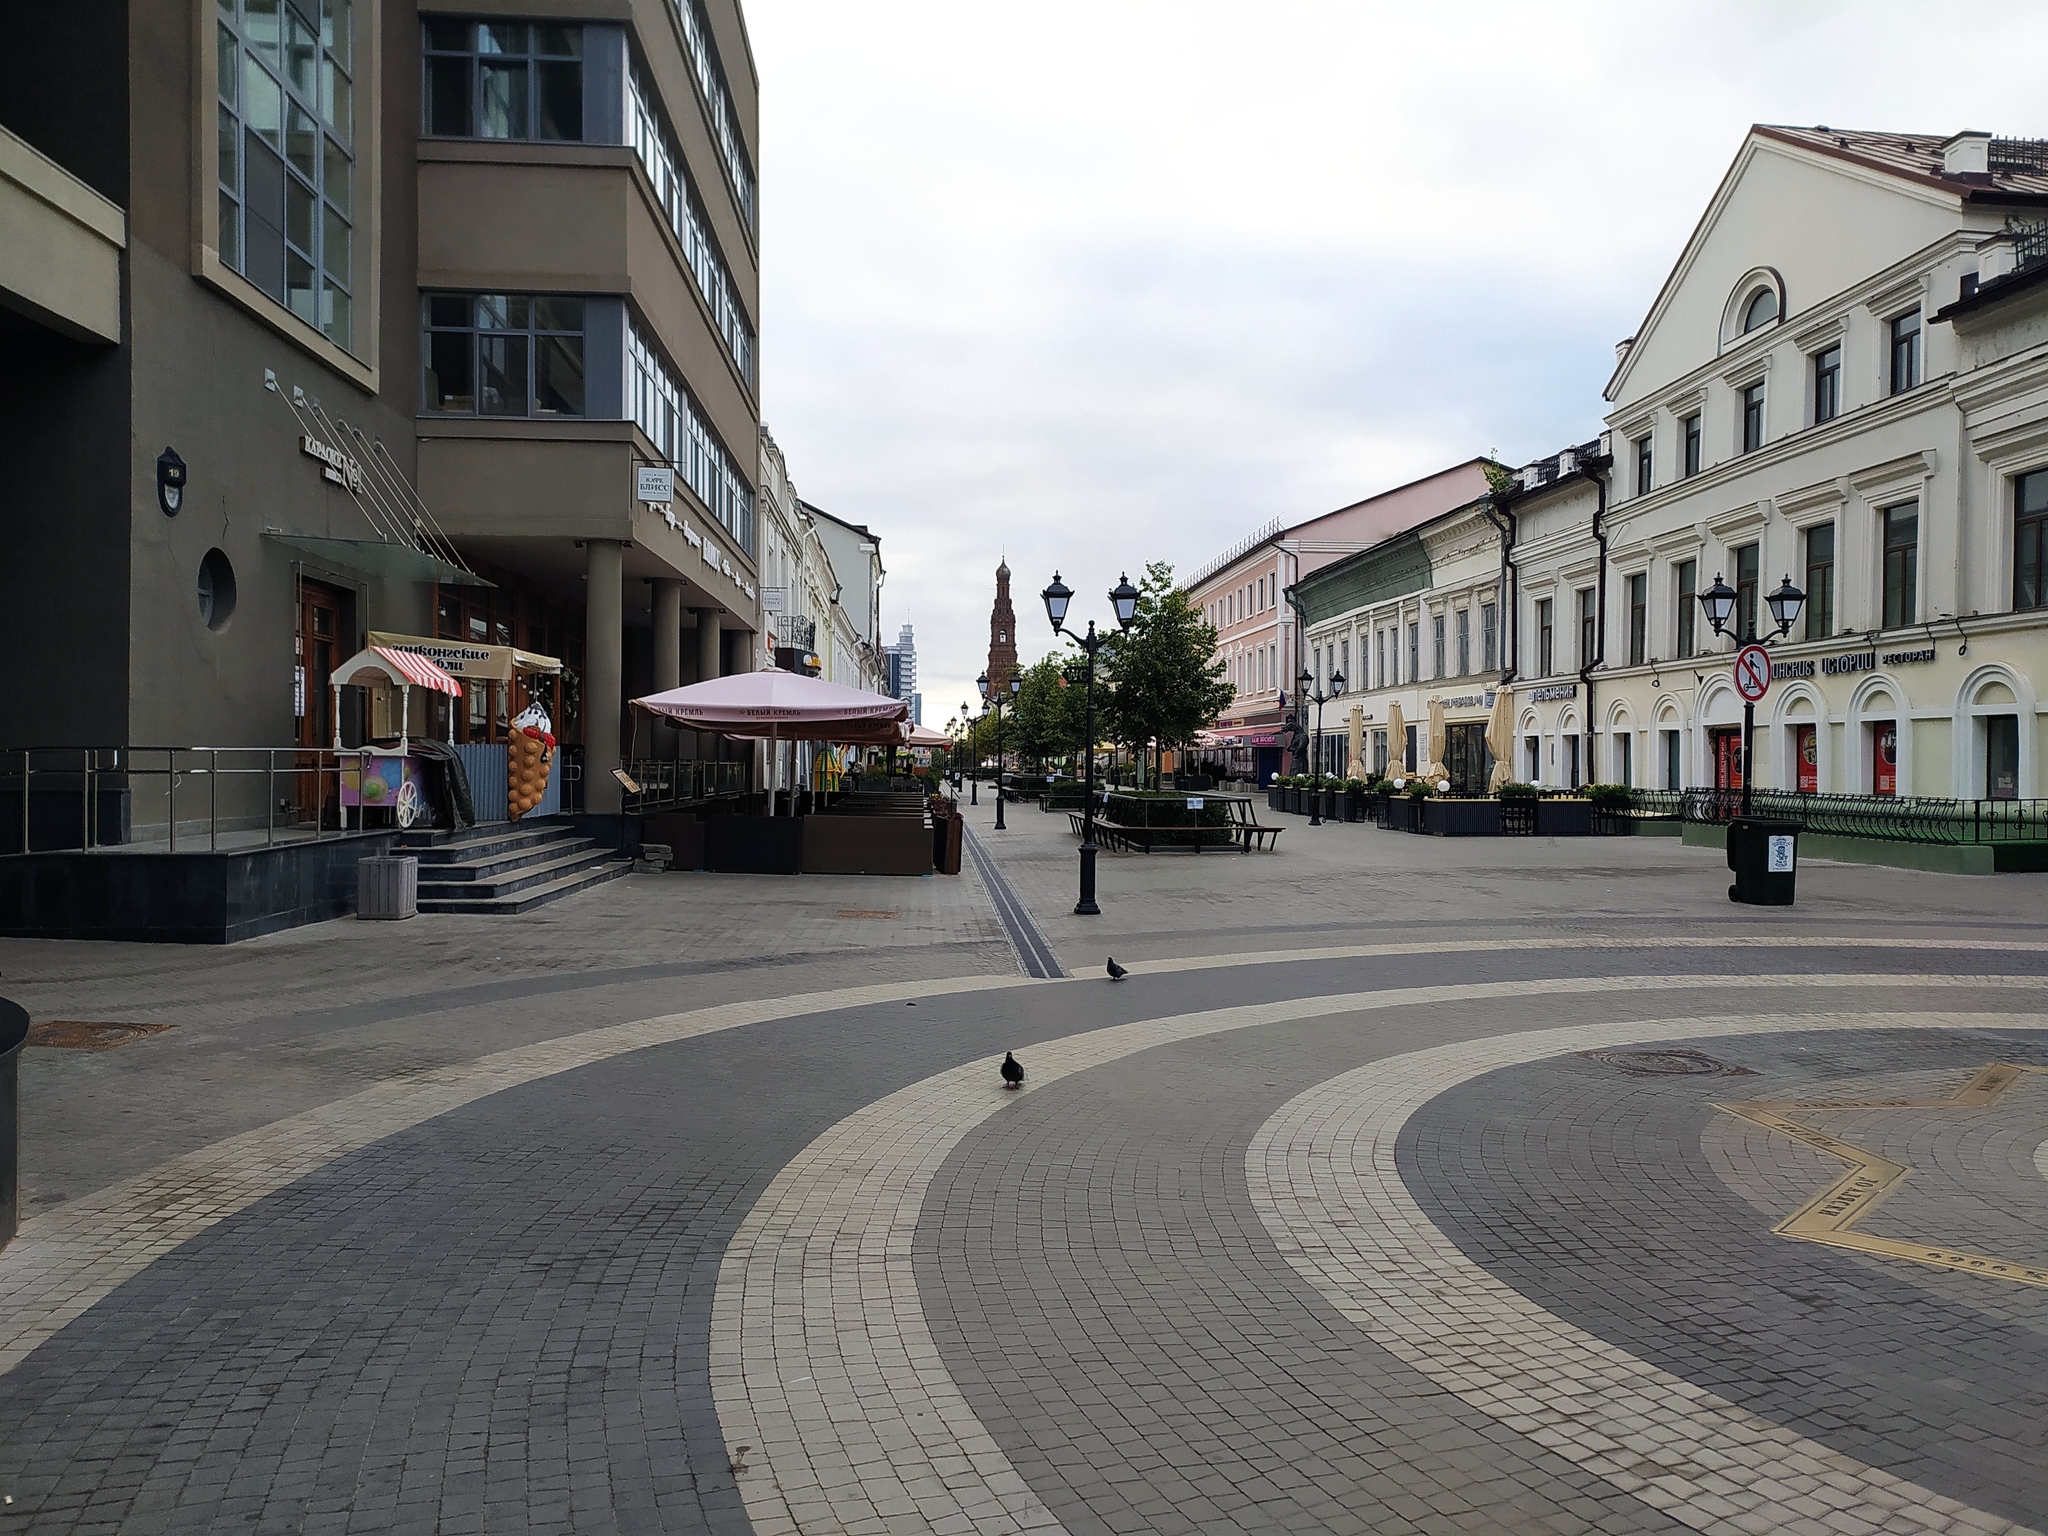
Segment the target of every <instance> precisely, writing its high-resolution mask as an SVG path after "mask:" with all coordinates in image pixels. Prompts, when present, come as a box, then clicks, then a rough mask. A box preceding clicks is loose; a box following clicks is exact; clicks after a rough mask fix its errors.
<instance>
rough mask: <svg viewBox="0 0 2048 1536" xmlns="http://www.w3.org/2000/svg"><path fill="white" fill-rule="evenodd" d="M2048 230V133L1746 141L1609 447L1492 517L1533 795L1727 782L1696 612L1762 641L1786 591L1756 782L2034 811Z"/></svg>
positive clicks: (1734, 743)
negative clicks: (1505, 554) (1498, 522)
mask: <svg viewBox="0 0 2048 1536" xmlns="http://www.w3.org/2000/svg"><path fill="white" fill-rule="evenodd" d="M2044 219H2048V144H2042V143H2037V142H2032V141H2018V140H2002V139H1998V138H1994V137H1992V136H1990V135H1988V134H1981V133H1963V134H1958V135H1956V136H1954V137H1952V138H1949V139H1946V140H1941V139H1934V138H1928V137H1923V136H1915V135H1909V134H1887V133H1862V132H1855V133H1850V132H1842V131H1839V130H1833V129H1827V128H1777V127H1758V128H1755V129H1752V130H1751V132H1750V133H1749V135H1748V137H1747V138H1746V139H1745V141H1744V143H1743V146H1742V149H1741V152H1740V153H1739V154H1738V155H1737V156H1736V158H1735V162H1734V164H1733V166H1732V167H1731V168H1730V169H1729V171H1728V174H1727V176H1726V177H1725V178H1724V180H1723V181H1722V184H1721V186H1720V188H1719V190H1718V191H1717V192H1716V193H1715V195H1714V198H1713V200H1712V202H1711V203H1710V204H1709V205H1708V207H1707V210H1706V212H1705V214H1704V216H1703V217H1702V218H1701V220H1700V223H1699V226H1698V228H1697V229H1696V230H1695V231H1694V233H1693V235H1692V238H1691V239H1690V240H1689V241H1688V242H1687V244H1686V246H1685V249H1684V250H1683V252H1682V253H1681V254H1680V256H1679V259H1678V262H1677V264H1676V265H1675V266H1674V267H1673V269H1672V271H1671V274H1670V276H1669V278H1668V279H1667V280H1666V281H1665V283H1664V285H1663V287H1662V288H1661V289H1660V290H1659V292H1658V293H1657V295H1656V297H1655V299H1654V301H1653V302H1652V303H1651V305H1650V308H1649V313H1648V314H1647V315H1646V316H1645V318H1644V320H1643V322H1642V324H1641V326H1640V327H1639V328H1638V330H1637V332H1636V334H1635V335H1634V336H1633V337H1631V338H1630V339H1629V340H1628V341H1626V342H1624V343H1622V344H1621V346H1620V347H1619V349H1618V353H1619V355H1618V361H1617V366H1616V368H1615V371H1614V375H1613V378H1612V380H1611V381H1610V382H1609V384H1608V387H1607V391H1606V395H1607V399H1608V401H1609V403H1610V407H1611V408H1610V410H1609V412H1608V414H1607V418H1606V426H1607V430H1606V432H1605V433H1604V434H1603V436H1602V438H1601V441H1600V444H1599V445H1597V446H1598V450H1599V451H1597V452H1594V453H1589V454H1585V455H1567V456H1566V459H1567V462H1568V468H1567V469H1566V471H1565V472H1563V473H1559V472H1557V468H1556V466H1557V463H1558V461H1547V462H1549V463H1551V464H1552V465H1553V470H1552V472H1551V474H1550V475H1549V476H1548V477H1547V478H1545V477H1543V476H1541V475H1538V476H1537V477H1535V480H1534V482H1533V483H1532V484H1531V485H1530V487H1529V488H1527V489H1522V490H1519V491H1517V492H1516V493H1514V494H1512V495H1509V496H1505V497H1500V498H1496V509H1497V510H1498V511H1499V512H1500V513H1501V514H1502V515H1503V517H1504V518H1506V519H1510V520H1511V521H1512V526H1511V527H1510V529H1509V532H1510V534H1511V537H1512V544H1511V547H1510V550H1509V565H1510V567H1511V570H1510V574H1509V577H1508V581H1509V585H1510V601H1511V602H1512V604H1513V609H1514V619H1513V622H1512V624H1511V626H1510V627H1511V630H1512V631H1513V635H1512V637H1511V640H1510V645H1509V657H1508V662H1507V666H1506V668H1505V669H1504V670H1505V672H1506V674H1507V677H1506V682H1507V683H1508V684H1509V685H1510V686H1512V687H1513V688H1514V689H1515V691H1516V707H1517V711H1518V715H1517V719H1518V736H1519V737H1520V738H1521V740H1520V741H1519V742H1518V746H1520V747H1523V748H1525V749H1528V750H1529V751H1533V753H1534V754H1535V760H1534V761H1524V762H1518V763H1517V764H1516V765H1515V767H1516V772H1517V774H1518V775H1519V776H1532V777H1538V778H1540V779H1541V780H1542V781H1543V782H1546V783H1570V782H1572V781H1573V777H1574V774H1575V772H1576V773H1577V774H1579V775H1583V777H1585V778H1587V779H1604V780H1610V781H1626V782H1631V783H1634V784H1638V785H1645V786H1651V787H1684V786H1690V785H1700V784H1715V783H1718V784H1723V785H1732V784H1734V783H1735V782H1737V776H1738V775H1739V772H1740V756H1739V734H1740V732H1739V725H1740V721H1741V718H1742V709H1741V702H1740V700H1739V699H1738V698H1737V697H1736V695H1735V692H1734V688H1733V684H1732V679H1731V668H1730V666H1729V661H1730V656H1731V653H1732V651H1733V650H1734V648H1735V644H1736V640H1735V638H1733V637H1729V638H1718V637H1716V636H1715V635H1714V634H1712V633H1711V631H1710V630H1709V629H1708V627H1707V624H1706V622H1705V619H1704V616H1703V614H1702V612H1701V609H1700V605H1699V603H1698V601H1697V594H1699V593H1700V592H1702V591H1705V590H1706V589H1708V588H1709V587H1711V586H1712V585H1713V583H1714V582H1715V580H1716V578H1721V579H1725V581H1726V582H1727V583H1728V585H1729V586H1731V587H1733V588H1735V589H1736V591H1737V593H1738V612H1737V623H1738V625H1740V626H1747V625H1748V624H1750V623H1752V622H1753V623H1754V624H1755V625H1756V626H1757V628H1758V629H1759V630H1761V631H1764V632H1766V633H1768V631H1769V630H1770V629H1771V627H1772V626H1771V625H1770V622H1769V612H1768V597H1769V595H1770V593H1771V592H1772V590H1774V589H1775V588H1777V587H1778V586H1779V585H1780V584H1781V582H1784V581H1786V580H1789V581H1790V582H1791V583H1792V584H1793V585H1794V586H1795V587H1798V588H1801V589H1803V590H1804V591H1805V592H1806V593H1807V601H1806V607H1805V612H1804V614H1803V616H1802V618H1801V620H1800V622H1799V623H1798V625H1797V626H1796V627H1795V628H1794V630H1793V631H1792V632H1791V634H1789V635H1788V636H1786V637H1785V638H1784V639H1782V640H1777V641H1773V642H1772V655H1773V658H1774V669H1773V671H1774V680H1773V684H1772V687H1771V690H1770V692H1769V693H1768V694H1767V695H1766V697H1765V699H1764V701H1763V703H1762V704H1761V705H1760V706H1759V709H1758V738H1757V743H1756V763H1755V774H1756V781H1757V783H1758V785H1759V786H1762V787H1775V788H1785V789H1806V790H1813V791H1822V792H1828V791H1833V792H1842V793H1861V794H1896V795H1933V796H1954V797H1957V798H1962V799H1982V798H2014V797H2022V798H2025V797H2033V796H2038V795H2042V794H2044V793H2048V781H2044V779H2043V758H2042V751H2043V746H2044V741H2043V724H2042V706H2041V703H2040V701H2039V693H2038V689H2039V686H2040V684H2041V682H2042V680H2044V679H2048V225H2044V222H2043V221H2044ZM1525 473H1526V472H1525ZM1546 636H1547V637H1548V639H1547V641H1546V639H1545V637H1546ZM1546 644H1547V645H1548V647H1549V650H1548V652H1547V656H1548V664H1547V665H1546V664H1544V660H1543V657H1544V654H1545V653H1544V652H1543V651H1542V649H1541V648H1542V647H1543V646H1545V645H1546ZM1567 660H1568V661H1569V666H1568V667H1567V665H1566V662H1567ZM1567 672H1569V674H1570V675H1569V676H1567V675H1566V673H1567ZM1574 738H1577V739H1578V742H1579V744H1578V745H1576V746H1573V745H1568V743H1571V742H1572V741H1573V739H1574ZM1531 768H1535V769H1537V770H1539V771H1538V772H1537V773H1535V774H1531V773H1530V772H1529V770H1530V769H1531Z"/></svg>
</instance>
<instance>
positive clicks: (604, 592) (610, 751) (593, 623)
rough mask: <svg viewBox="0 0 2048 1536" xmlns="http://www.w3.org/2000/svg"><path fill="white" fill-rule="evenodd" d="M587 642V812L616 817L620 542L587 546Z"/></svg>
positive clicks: (621, 676) (621, 670) (621, 683)
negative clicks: (615, 773) (615, 771)
mask: <svg viewBox="0 0 2048 1536" xmlns="http://www.w3.org/2000/svg"><path fill="white" fill-rule="evenodd" d="M585 550H586V555H587V564H586V568H585V578H586V579H585V590H584V594H583V601H584V613H585V620H584V637H583V808H584V809H585V810H586V811H591V812H594V813H596V814H598V815H617V814H618V811H619V781H618V780H617V779H615V778H613V777H612V770H613V769H614V768H618V767H620V766H622V765H621V763H620V761H619V711H620V709H621V707H622V701H623V698H624V694H625V688H626V682H625V654H624V652H625V594H624V592H623V590H622V588H621V583H622V581H623V579H624V575H623V568H624V554H623V551H622V549H621V546H620V544H619V541H618V540H616V539H591V540H588V541H587V543H586V545H585Z"/></svg>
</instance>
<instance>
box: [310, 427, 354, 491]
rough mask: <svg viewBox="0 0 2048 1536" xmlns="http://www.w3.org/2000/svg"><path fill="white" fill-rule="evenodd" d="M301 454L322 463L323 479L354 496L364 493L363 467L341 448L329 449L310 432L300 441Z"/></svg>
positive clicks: (321, 472)
mask: <svg viewBox="0 0 2048 1536" xmlns="http://www.w3.org/2000/svg"><path fill="white" fill-rule="evenodd" d="M299 452H301V453H303V454H304V455H305V456H306V457H307V458H309V459H318V460H319V461H320V466H321V468H320V474H321V477H322V478H323V479H327V480H332V481H333V482H334V483H335V484H336V485H339V486H343V487H345V488H346V489H347V490H348V491H349V492H350V493H351V494H352V495H357V496H360V495H361V494H362V491H363V466H362V465H361V464H360V463H359V462H358V461H357V460H356V459H355V458H353V457H352V456H350V455H349V454H346V453H343V452H342V451H341V450H340V449H339V448H333V447H329V446H328V445H327V444H326V443H323V442H321V441H320V439H319V438H317V437H315V436H313V434H312V433H310V432H308V433H306V434H305V435H304V436H302V437H301V438H300V439H299Z"/></svg>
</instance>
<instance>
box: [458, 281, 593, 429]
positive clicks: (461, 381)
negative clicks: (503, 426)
mask: <svg viewBox="0 0 2048 1536" xmlns="http://www.w3.org/2000/svg"><path fill="white" fill-rule="evenodd" d="M421 306H422V311H423V315H424V320H425V333H426V334H425V339H424V344H423V346H422V348H421V350H422V351H423V352H424V353H425V355H426V379H425V384H426V389H425V403H426V408H427V409H428V410H430V411H449V412H459V413H462V414H466V415H474V416H581V415H582V414H583V309H584V303H583V300H581V299H578V298H563V297H556V296H551V295H546V294H542V295H537V296H529V295H525V294H509V293H430V294H427V295H426V296H425V297H424V298H423V299H422V300H421Z"/></svg>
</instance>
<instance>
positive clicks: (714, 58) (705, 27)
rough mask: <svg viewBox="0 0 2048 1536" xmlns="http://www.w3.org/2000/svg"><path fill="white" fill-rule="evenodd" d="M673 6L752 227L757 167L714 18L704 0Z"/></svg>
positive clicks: (736, 197)
mask: <svg viewBox="0 0 2048 1536" xmlns="http://www.w3.org/2000/svg"><path fill="white" fill-rule="evenodd" d="M670 9H671V10H672V11H673V12H674V14H675V17H676V19H677V21H679V22H681V23H682V33H683V53H684V54H685V56H686V57H687V58H688V60H689V64H690V72H691V73H692V74H693V75H695V76H696V78H697V89H698V91H699V92H700V93H701V94H702V95H703V98H704V105H705V108H706V109H707V110H708V111H709V113H710V115H711V137H712V140H713V142H715V143H716V144H717V145H718V157H719V159H720V160H722V161H723V162H724V164H725V174H726V178H727V180H728V181H729V182H730V183H731V184H732V195H733V201H734V202H736V203H738V204H739V210H740V218H741V220H742V221H743V222H744V223H745V224H746V226H747V228H748V229H750V230H751V229H752V228H753V227H754V168H753V166H752V165H751V164H749V163H748V160H747V151H746V146H745V145H744V144H743V143H742V142H741V140H740V128H739V113H738V112H737V111H736V110H735V109H734V107H733V104H732V92H731V91H730V90H728V89H727V87H726V83H725V70H724V68H723V66H722V65H721V64H720V63H719V59H718V47H717V45H716V44H715V43H713V42H712V40H711V21H710V18H709V17H708V16H706V15H705V14H704V0H670Z"/></svg>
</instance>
